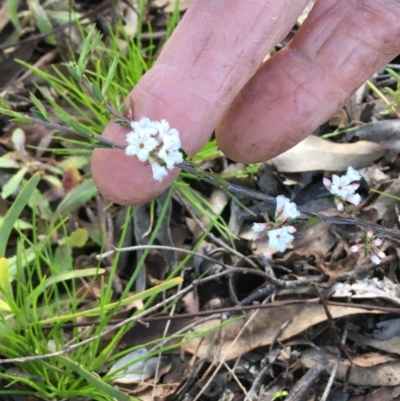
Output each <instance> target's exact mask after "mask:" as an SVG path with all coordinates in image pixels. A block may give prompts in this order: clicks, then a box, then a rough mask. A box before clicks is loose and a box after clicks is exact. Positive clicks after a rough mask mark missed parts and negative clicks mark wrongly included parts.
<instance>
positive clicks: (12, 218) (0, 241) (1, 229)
mask: <svg viewBox="0 0 400 401" xmlns="http://www.w3.org/2000/svg"><path fill="white" fill-rule="evenodd" d="M38 182H39V174H35V175H34V176H32V178H31V179H30V180H29V181H28V182H27V184H26V185H25V186H24V187H23V188H22V190H21V192H20V193H19V195H18V196H17V199H15V201H14V203H13V204H12V206H11V207H10V209H9V210H8V212H7V214H6V215H5V217H4V220H3V222H2V223H1V226H0V257H4V256H5V254H6V246H7V243H8V238H9V236H10V234H11V230H12V229H13V227H14V224H15V223H16V222H17V220H18V218H19V216H20V214H21V213H22V211H23V210H24V208H25V206H26V205H27V203H28V202H29V198H30V196H31V195H32V192H33V191H34V189H35V188H36V186H37V184H38Z"/></svg>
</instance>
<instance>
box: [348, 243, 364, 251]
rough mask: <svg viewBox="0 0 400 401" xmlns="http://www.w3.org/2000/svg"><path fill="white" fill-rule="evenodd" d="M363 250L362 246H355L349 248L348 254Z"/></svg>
mask: <svg viewBox="0 0 400 401" xmlns="http://www.w3.org/2000/svg"><path fill="white" fill-rule="evenodd" d="M362 248H363V244H356V245H353V246H351V247H350V252H360V251H361V249H362Z"/></svg>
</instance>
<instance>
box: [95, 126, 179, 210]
mask: <svg viewBox="0 0 400 401" xmlns="http://www.w3.org/2000/svg"><path fill="white" fill-rule="evenodd" d="M126 132H127V129H126V128H124V127H122V126H120V125H118V124H115V123H113V122H111V123H109V124H108V125H107V127H106V129H105V130H104V133H103V137H105V138H107V139H110V140H112V141H116V142H119V143H124V139H125V135H126ZM91 170H92V176H93V180H94V183H95V185H96V186H97V188H98V189H99V191H100V192H101V193H102V194H103V195H104V196H105V197H107V198H108V199H110V200H111V201H113V202H115V203H118V204H120V205H124V206H133V205H142V204H144V203H146V202H149V201H150V200H151V199H153V198H155V197H157V196H158V195H159V194H160V193H162V192H163V191H165V189H167V188H168V186H169V185H171V183H172V182H173V180H174V179H175V178H176V176H177V175H178V174H179V169H177V168H175V169H174V170H172V171H169V174H168V177H166V178H165V179H164V180H163V181H162V182H159V181H156V180H155V179H154V178H153V173H152V169H151V167H150V166H149V165H146V164H145V163H142V162H140V161H139V160H138V159H137V158H136V157H133V156H127V155H126V154H125V152H124V151H123V150H121V149H104V148H98V149H95V150H94V152H93V155H92V160H91Z"/></svg>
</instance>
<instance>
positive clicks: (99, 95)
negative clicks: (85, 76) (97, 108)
mask: <svg viewBox="0 0 400 401" xmlns="http://www.w3.org/2000/svg"><path fill="white" fill-rule="evenodd" d="M90 86H91V88H92V94H93V96H94V97H95V98H96V100H98V101H99V102H100V103H104V102H105V98H104V96H103V93H102V91H101V90H100V88H99V87H98V86H97V85H96V84H95V83H92V84H91V85H90Z"/></svg>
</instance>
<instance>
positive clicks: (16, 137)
mask: <svg viewBox="0 0 400 401" xmlns="http://www.w3.org/2000/svg"><path fill="white" fill-rule="evenodd" d="M25 140H26V137H25V132H24V131H23V130H22V129H21V128H17V129H15V130H14V131H13V133H12V136H11V142H12V144H13V146H14V149H15V150H16V151H17V152H18V153H19V155H20V156H21V157H23V156H24V154H25Z"/></svg>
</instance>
